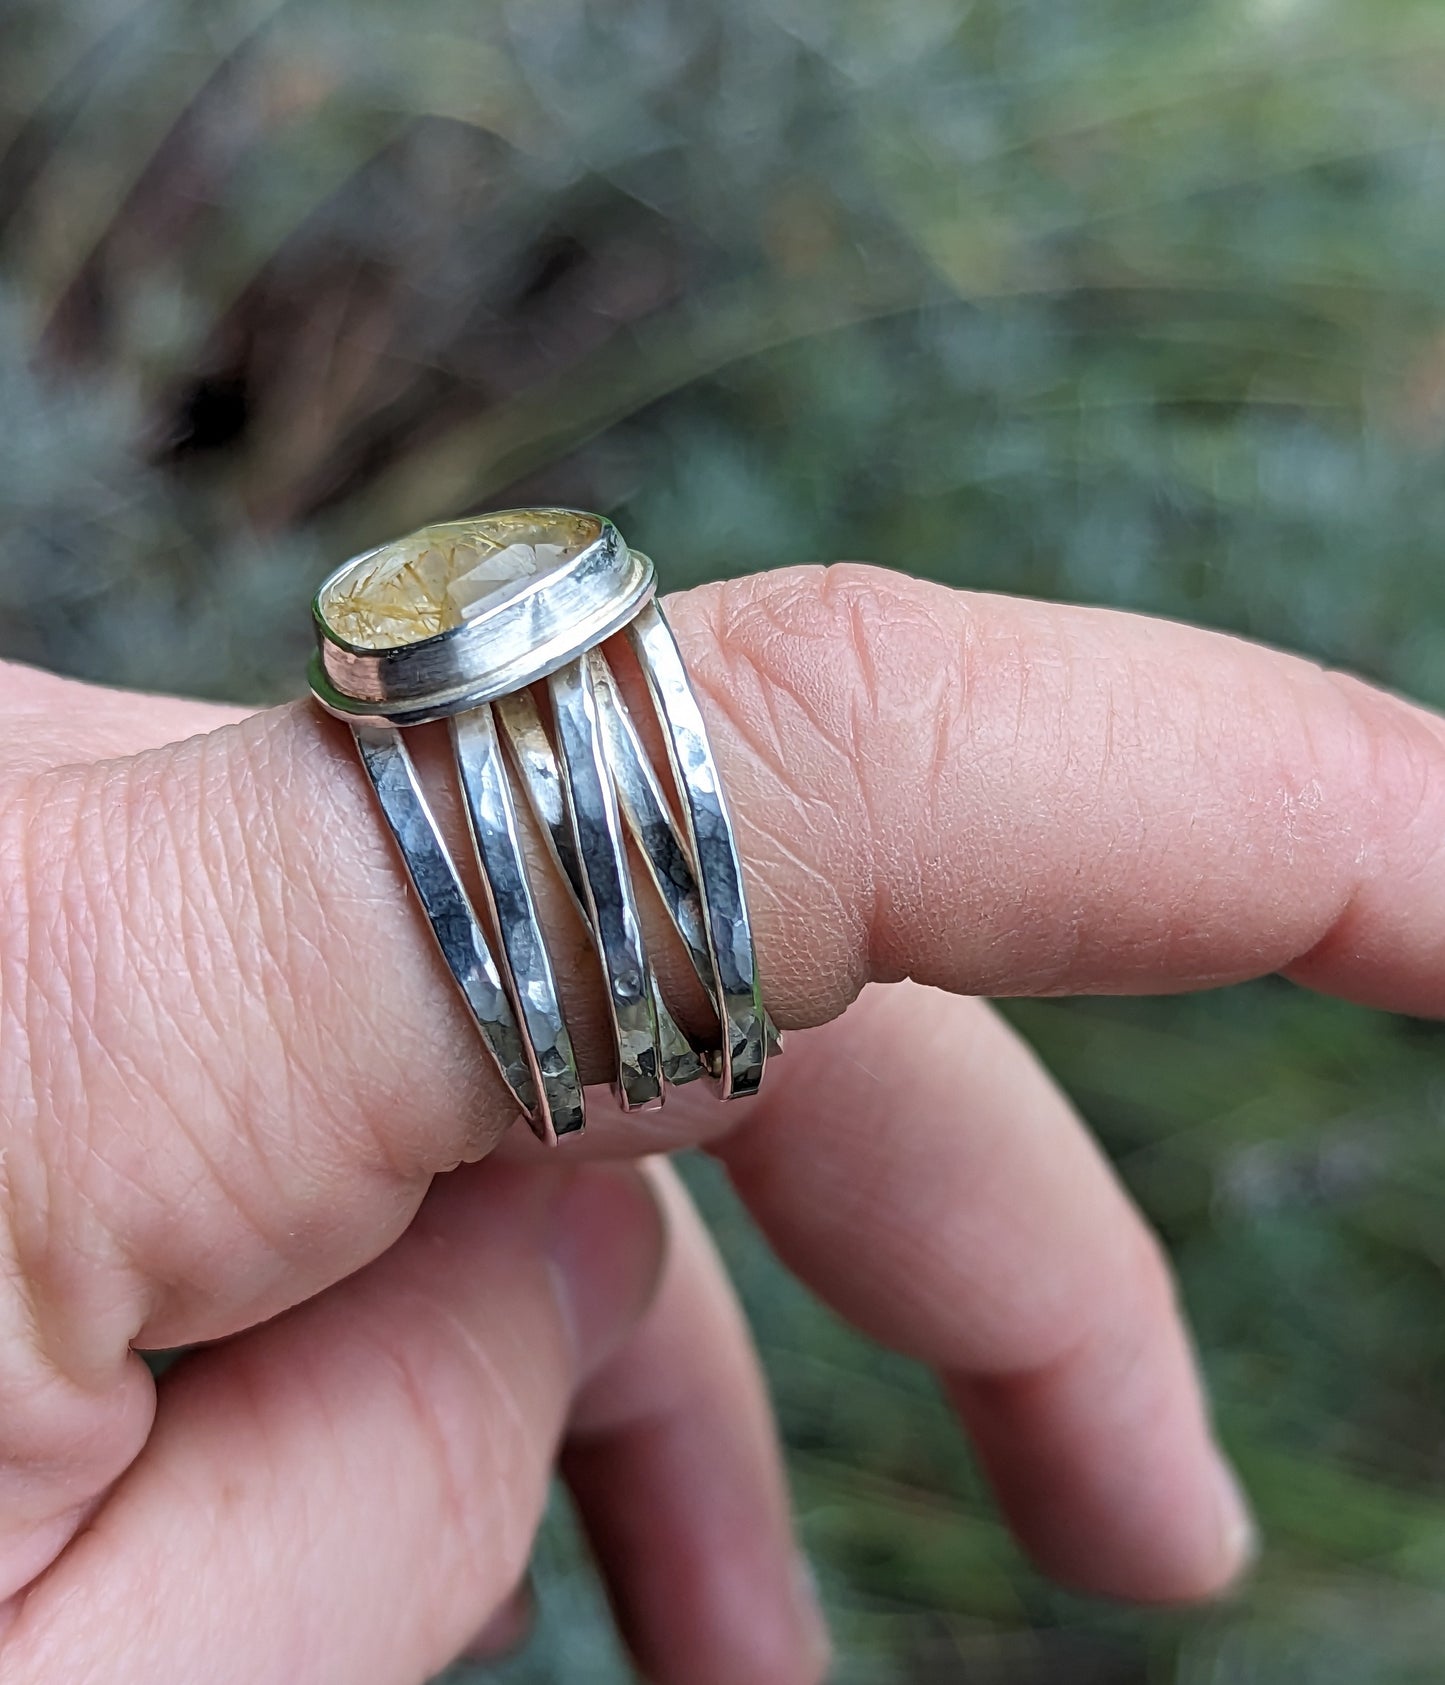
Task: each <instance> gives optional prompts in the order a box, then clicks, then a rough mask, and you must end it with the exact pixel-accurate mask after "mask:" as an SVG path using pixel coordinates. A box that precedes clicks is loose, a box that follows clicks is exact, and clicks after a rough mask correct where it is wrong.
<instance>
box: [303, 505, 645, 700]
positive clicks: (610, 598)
mask: <svg viewBox="0 0 1445 1685" xmlns="http://www.w3.org/2000/svg"><path fill="white" fill-rule="evenodd" d="M499 513H500V514H502V515H519V516H520V515H524V514H527V513H528V511H526V510H503V511H500V512H499ZM537 513H538V514H558V515H566V516H570V517H574V518H580V519H584V520H589V521H590V520H595V521H596V522H597V526H598V533H597V537H596V538H595V539H593V541H592V542H591V543H589V544H587V545H586V546H585V547H584V548H582V549H581V550H579V551H578V553H577V554H576V555H575V556H572V557H569V559H568V560H567V561H566V562H564V563H563V564H562V565H561V566H560V567H559V568H557V569H555V570H554V571H552V572H550V573H545V574H542V575H540V576H539V577H537V578H535V579H524V580H519V581H518V582H517V583H516V585H515V586H512V587H511V588H509V589H508V590H506V591H503V592H499V593H498V594H497V597H496V599H495V601H494V602H492V603H490V604H489V605H488V607H487V608H486V609H485V611H484V612H483V613H481V614H479V615H477V616H476V617H475V618H474V619H472V620H469V621H467V622H466V623H465V624H463V625H461V626H455V627H453V628H451V629H450V630H449V631H446V632H439V633H437V634H435V635H434V636H432V637H429V638H421V639H419V640H418V641H417V642H416V643H411V644H401V645H398V646H396V647H395V648H391V649H364V648H362V647H360V646H359V645H356V644H352V643H348V642H347V641H346V639H344V638H342V637H340V636H339V635H338V634H337V633H336V632H334V631H333V630H332V629H331V627H330V626H329V625H328V624H327V621H326V617H325V615H324V613H323V612H322V607H321V605H322V603H323V601H325V599H326V597H327V594H328V592H329V591H330V590H331V589H332V588H333V587H334V586H335V585H336V583H337V582H338V581H339V580H341V579H343V578H344V577H345V576H346V575H347V574H348V573H351V572H352V571H353V570H356V569H359V568H361V567H364V566H365V565H366V564H367V563H368V562H370V561H371V560H372V559H373V558H374V557H375V556H377V555H378V554H379V553H380V552H381V551H382V550H385V549H388V548H390V546H389V545H377V546H376V548H375V549H372V550H367V551H363V552H362V554H361V555H359V556H353V557H352V558H351V559H350V560H349V561H346V562H343V563H342V565H341V566H340V567H339V568H337V569H335V570H334V572H332V573H331V574H329V575H328V576H327V578H326V579H325V580H324V581H323V582H322V584H321V587H320V589H319V590H318V591H317V593H316V595H315V597H314V598H313V599H312V604H311V613H312V619H313V621H314V624H315V629H316V646H317V647H316V654H315V655H314V656H313V657H312V659H311V665H310V669H309V673H308V677H309V679H310V684H311V690H312V694H313V695H314V696H315V697H316V700H317V701H318V702H319V703H320V704H321V706H322V707H323V708H325V709H326V711H327V712H328V713H330V714H334V715H336V716H337V717H338V718H340V719H344V720H349V721H350V722H351V723H352V724H353V725H363V724H372V725H391V726H410V725H424V724H426V723H427V722H428V721H431V720H441V719H447V718H449V717H450V716H452V715H454V714H459V713H463V712H465V710H466V709H468V708H475V707H477V706H478V705H479V704H481V703H483V702H490V701H493V700H494V699H495V698H496V697H499V696H505V695H507V694H508V693H509V692H511V691H515V690H520V689H522V688H523V687H524V686H526V685H530V684H535V683H536V682H537V680H539V679H544V678H546V677H548V675H550V674H552V673H555V672H556V671H557V670H558V669H559V668H561V667H565V666H566V664H567V663H568V662H569V661H575V660H576V659H577V658H578V656H580V655H581V654H583V652H584V651H586V650H588V649H591V648H592V647H593V646H594V645H596V644H599V643H601V642H603V641H604V640H605V639H607V638H610V637H611V636H612V635H613V634H614V633H616V632H619V631H621V630H622V628H623V627H624V626H625V625H627V623H628V622H629V621H630V620H631V619H632V618H633V616H634V615H635V614H636V613H637V611H638V610H639V609H640V608H641V607H642V606H643V604H644V603H646V602H648V601H649V600H650V599H651V597H652V596H653V593H654V592H655V590H656V588H657V575H656V570H655V569H654V568H653V565H652V562H651V560H650V559H649V558H648V557H647V556H644V555H643V554H642V553H641V552H640V551H637V550H629V549H628V547H627V545H626V544H625V543H623V540H622V536H621V534H620V533H619V532H618V530H617V528H616V527H615V526H614V525H613V524H612V522H611V521H609V520H606V519H605V518H603V517H601V516H587V515H584V514H583V513H582V512H581V511H579V510H571V509H568V510H557V511H550V510H549V511H542V510H539V511H537Z"/></svg>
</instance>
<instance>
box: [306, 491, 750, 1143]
mask: <svg viewBox="0 0 1445 1685" xmlns="http://www.w3.org/2000/svg"><path fill="white" fill-rule="evenodd" d="M655 590H656V573H655V570H654V568H653V565H652V562H651V561H650V560H649V559H648V557H646V556H644V555H642V554H641V552H639V551H636V550H631V549H629V548H628V547H627V545H626V544H625V543H624V542H623V540H622V537H621V534H620V533H619V532H618V531H617V528H616V527H615V526H613V524H612V523H611V522H610V521H608V520H606V519H604V518H603V517H602V516H599V515H589V514H584V513H582V512H580V511H577V510H569V509H512V510H504V511H501V512H499V513H497V514H492V515H483V516H478V517H476V518H474V519H472V520H466V521H454V522H449V523H444V524H442V525H438V526H433V527H427V528H424V529H423V530H422V531H421V532H419V533H415V534H413V535H411V536H410V537H409V538H405V539H400V540H398V541H396V542H395V543H392V544H385V545H380V546H378V547H377V548H376V549H374V550H369V551H366V552H365V553H364V554H362V555H360V556H356V557H354V558H352V560H351V561H349V562H347V563H345V564H344V565H343V566H342V567H340V568H338V569H337V570H336V572H335V573H333V574H332V575H331V576H330V577H329V578H328V579H327V580H326V581H325V582H324V583H323V584H322V586H321V588H320V590H319V591H318V592H317V594H316V598H315V601H314V603H313V605H312V612H313V619H314V622H315V630H316V639H317V651H316V655H315V656H314V657H313V659H312V662H311V668H310V682H311V690H312V693H313V695H314V696H315V697H316V699H317V701H318V702H320V704H321V706H322V707H323V708H325V709H326V710H327V711H328V712H329V713H331V714H333V715H335V716H336V717H337V718H339V719H342V720H345V721H346V722H347V723H348V724H349V725H350V726H351V728H352V731H353V733H354V735H355V738H356V742H357V747H358V750H359V753H360V755H361V760H362V765H363V766H364V768H365V770H366V773H367V776H368V777H369V779H370V780H371V783H372V787H373V789H374V790H375V792H376V796H377V800H378V803H379V805H380V807H381V810H382V813H383V816H384V818H385V820H386V823H387V826H388V828H389V830H390V832H391V834H392V836H393V838H394V839H395V841H396V845H397V848H398V850H399V852H400V854H401V858H402V862H403V864H404V866H405V868H406V871H407V873H408V876H409V877H410V879H411V882H412V885H413V887H414V889H415V891H416V894H417V899H418V901H419V903H420V904H421V908H422V911H423V912H424V914H425V915H426V918H427V920H428V923H429V924H430V926H431V929H432V932H433V934H434V936H435V937H436V940H437V944H438V947H439V948H440V950H441V953H442V956H443V958H444V959H445V961H446V963H447V966H448V967H449V969H450V970H451V973H452V976H453V978H454V979H455V981H456V983H457V986H458V988H459V989H460V991H461V993H462V995H463V998H464V999H465V1001H466V1003H467V1006H468V1008H469V1010H470V1013H471V1016H472V1017H473V1019H474V1020H475V1022H476V1025H477V1028H478V1030H479V1031H480V1034H481V1037H482V1041H483V1043H484V1045H485V1046H486V1048H487V1050H488V1051H489V1053H490V1054H491V1056H492V1058H493V1060H494V1061H495V1062H496V1064H497V1067H498V1069H499V1070H500V1072H501V1074H502V1077H503V1080H504V1081H505V1082H506V1084H507V1086H508V1088H509V1090H510V1092H511V1094H512V1096H513V1098H514V1099H515V1101H516V1103H517V1106H518V1108H519V1110H520V1111H521V1112H522V1113H523V1114H524V1116H526V1118H527V1120H528V1122H529V1123H530V1124H531V1126H532V1128H533V1129H534V1130H535V1131H536V1133H537V1134H538V1135H539V1136H541V1137H542V1138H543V1139H544V1140H547V1141H555V1140H556V1139H557V1138H558V1137H559V1136H562V1135H566V1134H570V1133H573V1132H575V1131H576V1130H579V1129H580V1128H581V1127H582V1125H583V1121H584V1115H585V1114H584V1099H583V1093H582V1085H581V1080H580V1077H579V1075H578V1071H577V1064H576V1059H575V1057H574V1054H573V1049H572V1040H571V1037H570V1035H569V1034H568V1030H567V1024H566V1020H565V1018H564V1016H563V1012H562V1007H561V1001H560V992H559V989H558V986H557V979H556V975H555V966H554V963H553V959H552V954H551V952H550V950H549V946H548V941H547V935H546V932H545V930H544V928H543V925H542V921H541V918H540V915H539V912H538V899H537V896H536V894H535V893H534V887H533V884H532V880H531V871H532V870H533V868H529V865H528V860H527V853H526V849H525V847H524V841H523V835H522V822H521V820H520V818H519V813H520V812H521V811H522V810H525V812H526V813H527V814H528V816H529V817H530V819H531V821H532V822H533V823H534V824H535V826H536V828H537V831H538V832H539V834H540V838H541V841H542V843H543V844H544V855H545V858H546V859H547V861H548V863H549V865H550V867H551V868H552V869H553V870H555V872H556V874H557V876H558V878H559V879H560V880H561V882H562V883H563V885H564V886H565V887H566V889H567V891H568V892H569V894H570V895H571V897H572V899H573V901H574V902H575V904H576V906H577V908H578V910H579V912H580V913H581V915H582V918H583V922H584V924H585V925H586V928H587V931H588V933H589V936H590V938H591V942H592V946H593V948H594V949H595V952H596V955H597V960H598V965H599V971H600V976H601V981H602V984H603V996H604V1000H605V1003H606V1007H607V1011H608V1015H609V1021H610V1023H611V1027H612V1030H613V1035H614V1041H615V1052H616V1067H615V1077H614V1083H613V1089H614V1092H615V1094H616V1095H617V1098H618V1100H619V1102H620V1104H621V1105H622V1106H623V1107H624V1108H625V1109H634V1108H641V1109H647V1108H651V1107H654V1106H658V1105H660V1104H662V1102H663V1100H664V1099H665V1097H666V1091H667V1089H668V1087H669V1086H672V1085H676V1084H678V1083H685V1082H691V1081H694V1080H696V1079H697V1078H699V1077H701V1076H704V1075H711V1076H712V1077H713V1079H714V1080H715V1082H716V1084H717V1087H718V1090H719V1092H720V1093H721V1094H722V1095H723V1096H724V1097H725V1098H726V1097H731V1096H736V1095H743V1094H751V1093H755V1092H756V1091H757V1089H758V1086H759V1085H760V1083H761V1081H762V1077H763V1071H764V1067H765V1064H766V1060H767V1057H768V1055H769V1053H770V1052H773V1051H777V1050H778V1048H779V1047H780V1045H781V1042H780V1038H779V1037H778V1036H777V1032H776V1031H775V1030H774V1029H773V1026H772V1024H771V1022H770V1020H769V1019H768V1016H767V1013H766V1012H765V1010H764V1008H763V1003H762V996H761V991H760V988H759V983H758V977H757V966H756V958H755V954H754V950H753V937H752V926H751V923H750V921H749V918H748V911H747V899H746V893H745V889H744V884H743V875H742V865H741V861H740V859H739V856H738V849H737V841H736V836H735V833H734V830H733V826H732V821H731V818H730V815H729V813H728V808H727V802H726V798H725V796H724V794H723V790H722V785H721V780H720V777H719V774H718V768H717V763H716V761H715V759H714V757H713V754H712V749H711V746H710V744H709V743H708V739H707V731H706V727H705V725H704V722H703V717H702V712H701V710H700V709H699V707H698V705H697V701H696V699H695V697H694V696H693V694H692V689H691V686H690V685H689V683H688V679H687V673H686V670H685V668H684V666H683V661H682V656H681V652H680V651H679V649H678V647H677V643H676V640H675V639H674V638H673V635H672V631H671V628H670V627H669V626H668V624H667V621H666V619H665V618H664V616H663V614H662V611H661V609H660V608H659V607H658V606H657V604H656V602H655V601H654V593H655ZM624 630H625V631H626V633H627V635H628V638H629V640H630V642H631V646H632V650H633V653H634V656H635V660H636V664H637V667H638V668H639V669H640V670H641V674H642V677H643V679H644V681H645V684H646V688H647V695H648V698H649V699H650V702H651V705H652V707H653V709H654V710H655V712H656V715H657V723H658V726H659V727H660V736H661V740H662V741H663V743H664V744H665V745H666V753H667V767H666V769H665V771H663V770H660V769H659V768H658V767H656V766H654V764H653V762H652V759H651V757H650V755H649V754H648V752H647V749H646V747H645V738H644V734H643V732H642V731H641V730H640V729H639V726H638V723H637V721H636V720H635V719H634V717H633V715H632V713H631V712H630V710H629V707H628V703H627V700H626V698H625V697H624V695H623V689H622V686H621V685H620V683H619V680H618V677H617V670H616V669H615V668H614V666H613V665H612V664H611V663H609V661H608V660H607V657H606V655H605V653H604V651H603V648H602V646H603V645H604V644H605V643H606V642H607V640H608V639H609V638H612V637H614V636H615V635H617V634H619V633H621V632H623V631H624ZM539 685H540V686H543V692H542V693H541V694H544V695H545V699H546V704H547V706H546V708H545V711H544V709H543V708H542V707H541V706H539V693H536V692H534V690H533V688H532V687H534V686H539ZM544 716H545V717H544ZM439 720H446V721H448V722H449V730H450V736H451V743H452V752H453V758H454V760H455V763H456V772H457V780H458V785H459V788H460V792H461V796H462V805H463V807H464V810H465V812H466V815H467V822H468V827H469V830H470V836H471V844H472V847H471V855H472V861H471V862H470V863H469V865H468V869H467V870H466V871H464V870H463V869H462V867H461V866H459V865H458V863H457V861H456V860H455V859H454V858H453V857H452V855H451V853H450V852H449V850H448V847H447V844H446V841H445V839H444V837H443V835H442V831H441V828H440V826H439V825H438V823H437V820H436V818H435V816H434V814H433V812H432V809H431V807H430V805H429V804H428V801H427V797H426V794H425V792H424V790H423V788H422V785H421V781H420V779H419V777H418V775H417V771H416V767H415V764H414V763H413V761H412V758H411V756H410V754H409V753H408V751H407V749H406V746H405V743H404V741H403V737H404V733H405V731H406V730H407V729H408V728H410V727H414V726H421V725H426V724H430V723H433V722H435V721H439ZM519 797H520V799H521V805H520V806H519V800H518V798H519ZM629 837H630V838H631V840H632V847H633V848H635V850H636V855H637V858H639V859H640V860H641V861H642V863H643V865H644V867H645V869H646V870H645V877H644V880H643V881H644V883H645V884H646V886H647V892H648V898H649V899H651V898H655V900H656V902H657V903H658V904H659V905H660V907H661V909H662V911H663V913H664V914H665V915H666V920H665V926H664V928H666V929H668V930H670V931H672V932H675V933H676V936H677V938H678V940H679V942H680V945H681V947H682V949H683V951H684V952H685V953H686V955H687V957H688V959H689V961H690V963H691V965H692V968H693V970H694V972H695V973H696V975H697V978H698V980H699V982H700V983H701V985H702V988H703V991H704V993H705V995H706V997H707V999H708V1001H709V1002H710V1003H711V1006H712V1008H713V1011H714V1012H715V1013H716V1015H717V1020H718V1023H717V1033H716V1038H715V1040H714V1042H712V1043H711V1044H709V1045H699V1044H698V1043H696V1042H695V1041H694V1040H693V1039H692V1038H691V1037H690V1036H689V1035H688V1034H687V1033H686V1031H685V1030H684V1029H683V1028H682V1027H681V1026H680V1025H679V1023H678V1022H677V1020H676V1018H675V1017H674V1015H673V1013H672V1011H671V1010H670V1009H669V1007H668V1004H667V1002H666V1001H665V1000H664V999H663V996H662V991H661V989H660V987H659V984H658V979H657V973H656V970H655V968H654V965H653V963H652V960H651V958H650V956H649V954H648V951H647V942H646V939H645V936H644V930H643V918H642V914H641V911H640V907H639V898H638V889H637V887H636V886H635V885H634V882H633V875H632V854H631V850H630V849H629V846H628V838H629ZM473 868H475V871H476V874H477V875H478V876H479V880H480V884H481V889H482V896H481V903H480V904H481V906H482V907H483V909H484V911H485V915H486V922H485V923H484V921H483V918H482V917H481V916H479V914H478V911H477V907H476V905H474V903H473V899H472V897H471V896H470V895H469V894H468V891H467V888H466V880H467V877H468V876H470V875H471V874H472V869H473ZM488 925H490V931H491V934H490V935H489V934H488Z"/></svg>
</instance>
